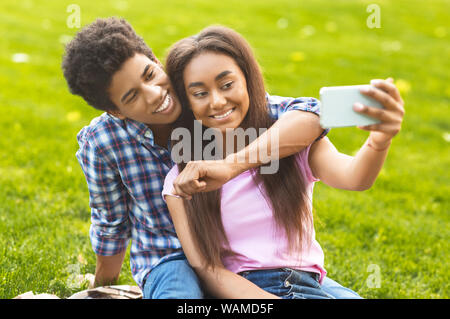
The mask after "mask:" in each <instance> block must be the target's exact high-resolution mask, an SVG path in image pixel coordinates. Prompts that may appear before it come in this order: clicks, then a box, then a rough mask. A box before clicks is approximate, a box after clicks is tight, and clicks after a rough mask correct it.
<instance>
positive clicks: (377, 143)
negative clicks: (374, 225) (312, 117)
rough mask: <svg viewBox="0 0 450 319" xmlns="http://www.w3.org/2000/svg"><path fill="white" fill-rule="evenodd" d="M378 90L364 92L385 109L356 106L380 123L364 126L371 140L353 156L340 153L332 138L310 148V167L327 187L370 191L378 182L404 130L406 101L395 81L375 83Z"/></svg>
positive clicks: (356, 108)
mask: <svg viewBox="0 0 450 319" xmlns="http://www.w3.org/2000/svg"><path fill="white" fill-rule="evenodd" d="M372 85H373V86H375V88H374V89H370V90H369V91H365V92H362V93H364V94H366V95H368V96H370V97H372V98H374V99H376V100H378V101H379V102H380V103H382V104H383V106H384V109H377V108H374V107H370V106H367V105H358V104H356V105H355V107H354V109H355V111H357V112H360V113H362V114H366V115H369V116H371V117H373V118H376V119H379V120H380V121H381V122H380V123H379V124H374V125H369V126H365V127H360V128H361V129H364V130H367V131H370V135H369V138H368V139H367V141H366V142H365V143H364V145H363V146H362V147H361V149H360V150H359V151H358V153H357V154H356V155H355V156H354V157H352V156H348V155H345V154H342V153H339V152H338V151H337V150H336V148H335V147H334V145H333V144H332V143H331V142H330V140H329V139H328V138H323V139H321V140H319V141H318V142H316V143H315V144H314V145H313V146H312V147H311V149H310V153H309V164H310V167H311V170H312V172H313V174H314V176H316V177H317V178H319V179H321V180H322V181H323V182H324V183H325V184H327V185H329V186H332V187H335V188H341V189H347V190H366V189H368V188H370V187H371V186H372V184H373V183H374V182H375V180H376V178H377V176H378V174H379V172H380V170H381V167H382V166H383V164H384V161H385V159H386V156H387V153H388V150H389V147H390V144H391V141H392V138H393V137H394V136H395V135H397V133H398V132H399V131H400V128H401V124H402V121H403V116H404V113H405V111H404V107H403V100H402V98H401V97H400V94H399V92H398V90H397V88H396V87H395V85H394V84H393V80H392V79H388V80H386V81H383V80H377V81H372Z"/></svg>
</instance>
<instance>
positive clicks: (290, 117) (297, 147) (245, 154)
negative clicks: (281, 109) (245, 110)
mask: <svg viewBox="0 0 450 319" xmlns="http://www.w3.org/2000/svg"><path fill="white" fill-rule="evenodd" d="M322 131H323V128H321V127H320V124H319V117H318V116H317V115H316V114H314V113H311V112H304V111H290V112H288V113H285V114H284V115H283V116H282V117H281V118H280V119H279V120H278V121H276V122H275V123H274V124H273V125H272V127H270V128H269V129H268V130H267V131H266V132H264V133H263V134H261V135H260V136H259V137H258V138H257V139H256V140H254V141H253V142H252V143H250V144H249V145H248V146H247V147H245V148H244V149H242V150H240V151H238V152H237V153H233V154H230V155H229V156H227V158H226V161H228V162H231V163H234V164H235V169H236V175H239V174H240V173H242V172H243V171H246V170H248V169H251V168H255V167H259V166H261V165H263V164H265V163H268V162H269V161H271V160H277V159H280V158H284V157H287V156H290V155H292V154H295V153H298V152H300V151H301V150H302V149H304V148H305V147H307V146H308V145H310V144H311V143H313V142H314V140H315V139H316V138H317V137H319V136H320V134H321V133H322Z"/></svg>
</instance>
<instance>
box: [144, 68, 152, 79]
mask: <svg viewBox="0 0 450 319" xmlns="http://www.w3.org/2000/svg"><path fill="white" fill-rule="evenodd" d="M152 77H153V70H151V71H150V73H149V74H147V76H146V77H145V80H146V81H149V80H150V79H151V78H152Z"/></svg>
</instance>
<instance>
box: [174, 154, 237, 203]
mask: <svg viewBox="0 0 450 319" xmlns="http://www.w3.org/2000/svg"><path fill="white" fill-rule="evenodd" d="M242 171H243V169H242V167H241V166H240V165H239V164H237V163H234V162H232V161H228V160H216V161H191V162H189V163H187V165H186V167H185V168H184V170H183V171H182V172H181V173H180V174H179V175H178V176H177V178H176V179H175V180H174V182H173V187H174V195H178V196H181V197H182V198H184V199H188V200H190V199H192V195H193V194H195V193H198V192H210V191H213V190H216V189H219V188H220V187H222V185H223V184H225V183H226V182H228V181H229V180H231V179H233V178H234V177H236V176H237V175H239V174H240V173H241V172H242Z"/></svg>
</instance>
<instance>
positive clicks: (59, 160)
mask: <svg viewBox="0 0 450 319" xmlns="http://www.w3.org/2000/svg"><path fill="white" fill-rule="evenodd" d="M71 3H73V1H31V0H26V1H16V2H14V1H12V2H11V1H3V2H1V4H0V38H1V41H0V86H1V90H0V132H1V138H0V298H12V297H14V296H16V295H18V294H21V293H24V292H26V291H30V290H32V291H34V292H35V293H43V292H47V293H53V294H56V295H58V296H60V297H67V296H69V295H71V294H72V293H74V292H75V291H78V290H81V289H83V288H85V287H76V286H75V287H74V286H73V285H70V283H71V281H70V280H71V278H72V276H73V274H74V273H78V272H80V273H88V272H91V273H93V272H94V270H95V256H94V254H93V252H92V250H91V247H90V242H89V237H88V230H89V224H90V213H89V207H88V205H89V203H88V193H87V187H86V184H85V180H84V176H83V173H82V171H81V169H80V168H79V165H78V163H77V161H76V159H75V156H74V154H75V152H76V150H77V143H76V138H75V136H76V134H77V132H78V131H79V130H80V129H81V127H83V126H84V125H87V124H88V123H89V121H90V119H92V118H93V117H95V116H97V115H98V114H100V113H99V112H98V111H96V110H94V109H92V108H90V107H89V106H87V105H86V103H85V102H83V101H82V100H81V99H80V98H78V97H74V96H72V95H70V94H69V93H68V90H67V87H66V84H65V81H64V79H63V77H62V73H61V70H60V64H61V55H62V53H63V45H62V43H61V40H63V39H64V36H65V37H67V36H73V35H74V33H75V32H76V31H77V29H70V28H68V27H67V25H66V19H67V17H68V16H69V13H67V12H66V8H67V6H68V5H69V4H71ZM76 3H77V4H78V5H79V6H80V8H81V24H82V25H85V24H87V23H90V22H91V21H93V20H94V19H95V18H96V17H106V16H123V17H124V18H126V19H127V20H128V21H129V22H130V23H131V24H132V25H133V26H134V27H135V29H136V30H137V32H138V33H139V34H140V35H142V36H143V37H144V39H145V40H146V41H147V43H148V44H149V45H150V46H151V47H152V48H153V50H154V51H155V53H156V54H157V55H158V56H159V57H160V58H161V59H162V60H164V55H165V53H166V52H167V51H166V50H167V48H168V47H169V46H170V45H171V44H172V43H174V42H175V41H176V40H178V39H180V38H182V37H184V36H188V35H191V34H193V33H196V32H198V31H199V30H200V29H201V28H203V27H205V26H207V25H209V24H224V25H227V26H230V27H232V28H234V29H236V30H237V31H239V32H240V33H241V34H243V35H244V36H245V37H246V38H247V39H248V41H249V42H250V44H251V45H252V46H253V47H254V50H255V52H256V55H257V57H258V60H259V62H260V64H261V65H262V67H263V72H264V75H265V78H266V83H267V87H268V91H269V92H271V93H272V94H277V95H285V96H315V97H318V92H319V89H320V88H321V87H322V86H330V85H346V84H362V83H367V82H368V81H369V80H370V79H372V78H386V77H388V76H392V77H394V78H395V79H396V80H397V81H398V82H397V83H398V85H399V87H400V89H401V91H402V93H403V98H404V100H405V108H406V115H405V119H404V124H403V128H402V131H401V132H400V134H399V135H398V136H397V137H396V138H395V139H394V142H393V145H392V148H391V150H390V152H389V157H388V159H387V161H386V164H385V166H384V168H383V170H382V172H381V174H380V176H379V178H378V180H377V182H376V183H375V185H374V186H373V188H372V189H370V190H368V191H366V192H361V193H355V192H345V191H340V190H335V189H332V188H330V187H327V186H326V185H323V184H321V183H319V184H317V185H316V188H315V194H314V209H315V216H316V217H315V218H316V232H317V238H318V240H319V242H320V243H321V245H322V247H323V249H324V251H325V265H326V268H327V270H328V274H329V276H330V277H331V278H333V279H335V280H336V281H338V282H340V283H341V284H343V285H344V286H347V287H349V288H352V289H354V290H356V291H357V292H359V293H360V294H361V295H362V296H363V297H365V298H448V297H449V282H450V280H449V271H448V268H449V212H450V207H449V197H450V196H449V195H450V183H449V182H450V178H449V173H448V171H449V167H450V165H449V164H450V160H449V159H450V157H449V155H448V154H449V139H450V136H449V134H450V112H449V100H450V84H449V83H450V79H449V74H450V72H449V71H450V68H449V66H450V65H449V61H450V45H449V43H450V42H449V33H450V29H449V27H448V12H449V11H450V3H449V2H448V1H444V0H441V1H437V0H436V1H427V2H423V1H418V0H415V1H411V0H408V1H406V0H401V1H400V0H399V1H381V0H378V1H343V0H340V1H339V0H336V1H325V0H320V1H301V2H300V1H296V0H290V1H288V0H277V1H275V0H273V1H259V0H249V1H240V0H239V1H237V0H229V1H222V2H218V1H194V0H191V1H181V0H178V1H162V0H152V1H144V0H141V1H128V2H126V1H104V4H100V2H98V1H95V2H93V1H84V0H83V1H81V0H79V1H77V2H76ZM371 3H377V4H379V6H380V8H381V28H379V29H369V28H368V27H367V26H366V19H367V17H368V16H369V13H367V12H366V7H367V6H368V5H369V4H371ZM15 53H26V54H28V56H29V62H28V63H13V62H12V56H13V54H15ZM367 134H368V133H367V132H364V131H361V130H358V129H356V128H345V129H334V130H333V131H332V132H330V134H329V136H330V138H331V140H332V141H333V142H334V144H335V145H336V147H337V148H338V149H339V150H341V151H343V152H346V153H348V154H354V153H355V152H356V150H357V149H358V148H359V147H360V146H361V145H362V143H363V141H364V140H365V138H366V137H367ZM371 265H376V266H375V267H376V268H375V269H377V270H378V271H379V274H380V277H379V279H380V281H379V283H380V285H379V288H375V287H373V285H370V282H371V279H372V278H373V275H374V274H375V273H374V271H373V269H374V268H372V267H374V266H371ZM73 269H79V270H76V271H74V270H73ZM371 276H372V277H371ZM119 283H120V284H134V281H133V279H132V277H131V273H130V267H129V256H128V255H127V257H126V260H125V263H124V267H123V269H122V273H121V278H120V282H119Z"/></svg>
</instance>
